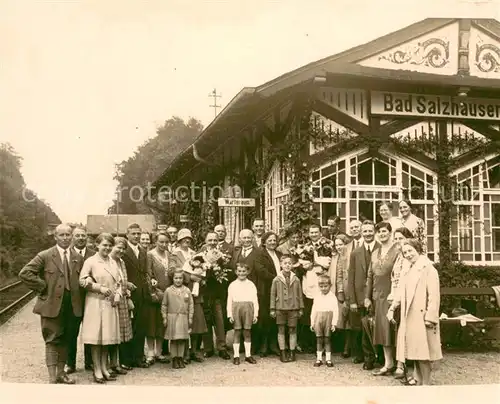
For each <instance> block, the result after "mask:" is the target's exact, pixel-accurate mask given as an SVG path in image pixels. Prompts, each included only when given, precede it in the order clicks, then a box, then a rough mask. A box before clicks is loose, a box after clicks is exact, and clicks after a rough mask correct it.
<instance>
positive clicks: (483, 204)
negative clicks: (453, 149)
mask: <svg viewBox="0 0 500 404" xmlns="http://www.w3.org/2000/svg"><path fill="white" fill-rule="evenodd" d="M496 157H498V154H495V153H492V154H489V155H487V156H484V157H482V158H481V159H477V160H474V161H473V162H471V163H469V164H467V165H465V166H463V167H460V168H458V169H456V170H454V171H453V172H452V173H451V174H450V175H451V176H452V177H455V176H458V175H459V174H461V173H463V172H464V171H467V170H472V169H473V168H474V167H477V166H479V170H478V174H476V175H477V176H478V182H479V186H478V189H477V190H474V191H475V192H478V194H479V198H478V199H477V200H472V201H454V205H455V206H456V207H457V211H458V209H459V206H472V209H474V207H475V206H477V207H479V219H478V220H476V219H475V218H474V211H472V216H473V221H478V222H479V223H480V225H479V234H475V232H474V222H473V225H472V226H473V240H472V251H463V252H461V251H460V228H457V235H456V236H455V235H453V234H450V237H458V238H459V244H458V248H459V250H458V251H457V253H458V259H459V260H460V261H462V262H463V263H464V264H467V265H484V266H494V265H495V263H496V262H497V261H498V260H496V259H494V254H499V255H500V251H493V229H494V228H493V218H492V213H493V209H492V204H497V203H498V204H500V201H493V200H492V196H500V189H498V188H487V187H485V186H484V181H483V180H484V175H485V170H486V169H487V163H488V162H489V161H490V160H492V159H494V158H496ZM494 166H496V164H495V165H494ZM473 176H475V175H473ZM473 176H471V177H468V178H472V177H473ZM466 180H467V179H465V180H464V181H466ZM485 196H489V200H488V201H485V199H484V197H485ZM487 209H488V212H487V211H486V210H487ZM486 213H488V214H489V219H487V218H486ZM486 220H489V222H490V229H491V233H488V232H487V230H486V228H485V221H486ZM458 225H459V223H457V226H458ZM495 229H500V228H499V227H498V226H497V227H495ZM487 237H489V239H490V243H491V251H490V249H488V251H487V248H486V240H487ZM475 238H478V239H479V240H480V251H476V249H475V240H474V239H475ZM461 254H481V260H478V261H476V260H472V261H471V260H465V259H461V257H460V256H461ZM487 254H488V255H490V256H491V259H490V260H486V255H487Z"/></svg>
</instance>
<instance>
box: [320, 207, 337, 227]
mask: <svg viewBox="0 0 500 404" xmlns="http://www.w3.org/2000/svg"><path fill="white" fill-rule="evenodd" d="M336 214H337V205H336V204H335V203H322V204H321V225H322V226H326V225H327V222H328V218H329V217H330V216H334V215H336Z"/></svg>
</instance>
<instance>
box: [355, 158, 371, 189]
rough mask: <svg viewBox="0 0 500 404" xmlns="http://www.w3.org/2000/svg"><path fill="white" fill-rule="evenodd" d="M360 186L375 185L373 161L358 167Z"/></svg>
mask: <svg viewBox="0 0 500 404" xmlns="http://www.w3.org/2000/svg"><path fill="white" fill-rule="evenodd" d="M358 185H373V169H372V162H371V160H368V161H365V162H364V163H361V164H360V165H359V166H358Z"/></svg>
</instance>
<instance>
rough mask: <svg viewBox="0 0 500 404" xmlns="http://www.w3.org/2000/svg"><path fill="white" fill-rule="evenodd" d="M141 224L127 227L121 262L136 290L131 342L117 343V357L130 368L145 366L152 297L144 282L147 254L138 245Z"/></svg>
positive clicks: (133, 295) (133, 298) (133, 299)
mask: <svg viewBox="0 0 500 404" xmlns="http://www.w3.org/2000/svg"><path fill="white" fill-rule="evenodd" d="M141 233H142V231H141V227H140V226H139V225H138V224H137V223H133V224H131V225H129V226H128V228H127V240H128V245H127V250H126V251H125V253H124V254H123V257H122V259H123V262H124V263H125V268H126V270H127V277H128V281H129V282H131V283H133V284H134V286H135V289H134V290H133V291H132V293H131V298H132V302H133V303H134V311H133V315H134V317H133V319H132V332H133V338H132V341H130V342H129V343H125V344H120V347H119V349H120V359H121V361H122V365H123V364H124V365H125V366H122V367H123V368H125V369H129V368H131V367H139V368H147V367H149V365H148V364H147V362H146V358H145V355H144V345H145V343H146V326H147V321H148V311H147V307H148V306H147V302H148V301H149V300H150V299H151V294H150V288H149V285H148V281H147V278H148V277H147V253H146V251H145V250H144V248H142V247H141V246H140V245H139V239H140V237H141Z"/></svg>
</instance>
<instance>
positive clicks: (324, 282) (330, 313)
mask: <svg viewBox="0 0 500 404" xmlns="http://www.w3.org/2000/svg"><path fill="white" fill-rule="evenodd" d="M318 285H319V291H318V293H317V294H316V295H315V297H314V301H313V306H312V309H311V330H312V331H314V333H315V334H316V354H317V357H316V362H314V366H315V367H319V366H321V365H322V364H323V363H322V359H323V349H324V350H325V356H326V358H325V362H326V366H328V367H329V368H331V367H332V366H333V363H332V348H331V342H330V336H331V332H333V331H335V326H336V325H337V321H338V318H339V307H338V302H337V298H336V297H335V294H334V293H333V292H332V291H331V287H332V281H331V279H330V277H329V276H328V275H321V276H320V277H319V278H318Z"/></svg>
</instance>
